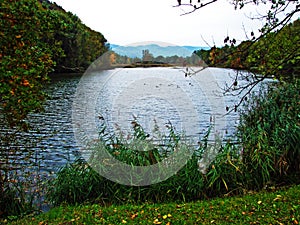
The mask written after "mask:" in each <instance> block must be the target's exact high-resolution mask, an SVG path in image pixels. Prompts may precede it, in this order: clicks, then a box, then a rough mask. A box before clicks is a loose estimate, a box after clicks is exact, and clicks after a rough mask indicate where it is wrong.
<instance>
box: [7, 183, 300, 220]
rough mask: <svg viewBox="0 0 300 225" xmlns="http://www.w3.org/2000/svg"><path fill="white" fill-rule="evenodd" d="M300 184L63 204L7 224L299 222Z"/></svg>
mask: <svg viewBox="0 0 300 225" xmlns="http://www.w3.org/2000/svg"><path fill="white" fill-rule="evenodd" d="M299 221H300V186H299V185H298V186H293V187H291V188H285V189H281V190H276V191H271V192H267V191H262V192H260V193H255V194H248V195H245V196H236V197H228V198H217V199H213V200H204V201H197V202H190V203H166V204H141V205H131V204H127V205H120V206H114V205H112V206H109V207H101V206H100V205H97V204H95V205H79V206H72V207H71V206H60V207H57V208H54V209H52V210H51V211H49V212H47V213H45V214H41V215H38V216H27V217H26V218H24V219H21V220H18V221H13V222H8V221H6V222H5V224H18V225H19V224H26V225H27V224H39V225H42V224H298V223H299Z"/></svg>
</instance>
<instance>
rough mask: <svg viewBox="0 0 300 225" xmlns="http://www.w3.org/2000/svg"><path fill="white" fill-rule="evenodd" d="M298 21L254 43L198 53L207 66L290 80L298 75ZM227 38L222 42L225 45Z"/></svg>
mask: <svg viewBox="0 0 300 225" xmlns="http://www.w3.org/2000/svg"><path fill="white" fill-rule="evenodd" d="M299 32H300V20H299V19H298V20H296V21H294V22H293V23H291V24H289V25H287V26H285V27H284V28H283V29H281V30H280V31H276V32H272V33H268V34H266V35H265V36H264V37H262V38H260V39H258V40H257V41H250V40H249V41H244V42H242V43H240V44H239V45H238V46H235V45H234V44H231V46H229V45H227V44H226V45H225V46H224V47H222V48H216V47H213V48H211V49H210V50H207V51H205V50H200V51H197V52H196V54H197V55H199V56H200V57H201V58H202V59H203V60H204V61H205V62H206V63H207V64H208V65H209V66H216V67H226V68H234V69H239V70H240V69H242V70H248V71H251V72H255V73H258V74H261V75H263V76H265V77H271V76H275V77H276V78H277V79H280V80H281V79H284V80H292V79H294V78H299V74H300V67H299V65H300V51H299V48H300V38H299ZM228 40H229V38H227V39H225V41H226V42H227V41H228Z"/></svg>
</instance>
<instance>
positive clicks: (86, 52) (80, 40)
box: [39, 0, 108, 72]
mask: <svg viewBox="0 0 300 225" xmlns="http://www.w3.org/2000/svg"><path fill="white" fill-rule="evenodd" d="M39 2H40V3H41V5H42V7H43V9H45V10H47V11H48V13H49V15H50V18H49V21H48V22H51V21H50V19H54V23H56V24H55V25H56V29H54V30H53V31H54V34H53V37H54V39H55V40H56V43H55V44H56V45H58V46H59V47H60V48H61V49H62V54H58V55H56V56H55V58H54V59H55V61H56V67H55V69H56V71H58V72H61V71H62V72H63V71H83V70H85V69H86V68H87V67H88V66H89V65H90V64H91V63H92V62H93V61H94V60H95V59H97V58H98V57H99V56H101V55H102V54H103V53H104V52H106V51H107V50H108V46H107V44H106V41H107V40H106V39H105V38H104V36H103V35H102V34H101V33H100V32H96V31H94V30H92V29H90V28H89V27H87V26H86V25H85V24H83V23H82V22H81V20H80V19H79V18H78V17H77V16H76V15H73V14H72V13H71V12H66V11H65V10H64V9H63V8H62V7H60V6H58V5H57V4H56V3H51V2H49V1H48V0H39ZM46 42H47V40H46ZM51 43H53V42H51V41H50V43H49V44H51Z"/></svg>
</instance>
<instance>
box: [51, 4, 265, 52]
mask: <svg viewBox="0 0 300 225" xmlns="http://www.w3.org/2000/svg"><path fill="white" fill-rule="evenodd" d="M182 1H183V0H182ZM52 2H56V3H57V4H58V5H60V6H62V7H63V8H64V9H65V10H66V11H71V12H72V13H73V14H76V15H77V16H78V17H79V18H80V19H81V20H82V21H83V23H85V24H86V25H87V26H89V27H90V28H92V29H94V30H96V31H99V32H101V33H102V34H103V35H104V36H105V38H106V39H107V40H108V42H109V43H111V44H119V45H128V44H132V43H135V42H143V41H161V42H167V43H170V44H175V45H193V46H207V44H206V43H205V41H206V42H208V43H209V44H210V45H211V46H212V45H213V44H214V43H215V44H216V45H218V46H220V45H223V40H224V38H225V37H226V36H227V34H228V35H229V36H231V37H235V38H236V39H238V40H245V39H246V36H245V32H244V29H243V26H244V27H245V28H246V30H247V31H248V33H250V32H251V31H252V30H253V31H257V30H258V28H259V27H260V26H261V22H260V21H257V20H251V19H249V16H251V15H252V16H254V15H256V14H257V10H259V11H260V12H264V10H265V9H264V6H263V5H261V6H260V7H259V8H258V9H257V7H253V6H250V5H247V7H245V8H244V9H243V10H234V6H233V5H231V4H230V3H229V1H227V0H220V1H218V2H217V3H214V4H211V5H209V6H207V7H204V8H203V9H201V10H198V11H196V12H194V13H192V14H189V15H185V16H181V14H182V13H183V12H184V11H183V10H184V8H174V7H172V6H174V5H175V4H176V2H177V1H176V0H52ZM185 10H186V11H187V10H188V9H185ZM202 37H203V39H205V41H203V39H202Z"/></svg>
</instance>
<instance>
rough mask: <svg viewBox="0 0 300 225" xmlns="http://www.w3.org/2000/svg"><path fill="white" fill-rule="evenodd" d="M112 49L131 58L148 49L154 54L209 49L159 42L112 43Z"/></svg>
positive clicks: (169, 54)
mask: <svg viewBox="0 0 300 225" xmlns="http://www.w3.org/2000/svg"><path fill="white" fill-rule="evenodd" d="M110 47H111V50H113V51H114V52H116V53H117V54H119V55H123V56H128V57H130V58H134V57H138V58H141V57H142V51H143V50H146V49H148V50H149V52H150V53H151V54H152V55H153V56H154V57H157V56H163V57H167V56H174V55H177V56H182V57H186V56H191V55H192V54H193V52H194V51H195V50H200V49H209V48H207V47H197V46H175V45H174V46H161V45H159V44H145V45H134V46H121V45H116V44H110Z"/></svg>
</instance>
